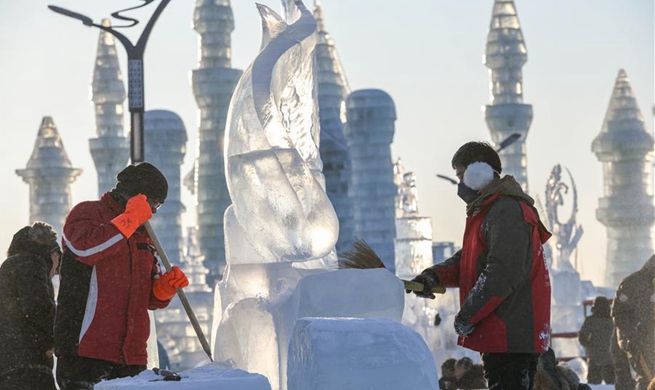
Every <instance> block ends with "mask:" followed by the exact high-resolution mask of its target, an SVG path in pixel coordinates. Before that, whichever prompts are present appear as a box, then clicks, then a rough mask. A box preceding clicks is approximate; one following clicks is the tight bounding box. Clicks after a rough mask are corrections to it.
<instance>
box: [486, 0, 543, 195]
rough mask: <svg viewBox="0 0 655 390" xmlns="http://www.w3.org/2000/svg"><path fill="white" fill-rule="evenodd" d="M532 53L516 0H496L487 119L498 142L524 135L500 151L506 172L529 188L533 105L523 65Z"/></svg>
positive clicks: (488, 60) (490, 36) (489, 48)
mask: <svg viewBox="0 0 655 390" xmlns="http://www.w3.org/2000/svg"><path fill="white" fill-rule="evenodd" d="M527 60H528V52H527V49H526V47H525V41H524V40H523V32H522V31H521V24H520V23H519V17H518V15H517V14H516V6H515V5H514V0H496V1H495V2H494V8H493V15H492V16H491V24H490V26H489V34H488V35H487V48H486V50H485V53H484V64H485V65H486V66H487V67H488V68H489V75H490V76H491V83H490V85H491V104H489V105H487V106H485V107H484V118H485V120H486V122H487V127H489V131H490V132H491V138H492V139H493V141H494V143H495V144H496V145H499V144H500V143H501V142H502V141H503V140H505V139H507V137H509V136H510V135H512V134H514V133H519V134H521V137H520V138H519V139H518V140H516V142H514V143H513V144H511V145H510V146H508V147H506V148H504V149H503V150H501V151H500V152H499V153H498V154H499V155H500V160H501V161H502V163H503V173H505V174H508V175H512V176H514V178H515V179H516V181H518V182H519V183H520V184H521V187H523V190H524V191H527V190H528V160H527V151H526V148H525V140H526V138H527V136H528V130H529V129H530V124H531V123H532V105H530V104H524V103H523V71H522V68H523V65H524V64H525V63H526V62H527Z"/></svg>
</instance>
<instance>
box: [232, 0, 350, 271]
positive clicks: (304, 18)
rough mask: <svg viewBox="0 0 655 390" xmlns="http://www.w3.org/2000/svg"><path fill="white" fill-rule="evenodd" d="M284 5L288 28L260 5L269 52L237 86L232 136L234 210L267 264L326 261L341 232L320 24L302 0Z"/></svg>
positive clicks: (264, 44)
mask: <svg viewBox="0 0 655 390" xmlns="http://www.w3.org/2000/svg"><path fill="white" fill-rule="evenodd" d="M283 5H284V8H285V11H286V12H285V13H286V20H287V21H288V23H287V22H285V21H284V20H283V19H282V18H281V17H280V16H279V15H278V14H276V13H275V12H274V11H273V10H271V9H270V8H268V7H266V6H263V5H258V9H259V13H260V16H261V19H262V29H263V37H262V49H261V51H260V53H259V54H258V55H257V57H256V58H255V60H254V61H253V63H252V64H250V66H249V67H248V69H246V71H245V72H244V73H243V76H242V77H241V79H240V80H239V83H238V84H237V87H236V90H235V92H234V95H233V96H232V101H231V102H230V110H229V113H228V119H227V130H226V145H225V155H226V157H227V165H226V177H227V184H228V189H229V192H230V197H231V199H232V202H233V203H232V206H231V207H233V209H234V214H235V215H236V218H237V220H238V222H239V224H240V225H241V227H242V229H243V231H244V233H245V235H246V237H247V239H248V241H249V242H250V243H251V244H252V245H253V247H254V248H255V250H256V251H257V252H258V253H260V254H261V255H262V257H261V258H260V261H262V262H290V261H305V260H311V259H318V258H321V257H324V256H326V255H327V254H328V253H329V252H330V251H331V250H332V249H333V247H334V245H335V243H336V241H337V237H338V231H339V223H338V220H337V216H336V213H335V211H334V208H333V207H332V204H331V203H330V201H329V199H328V197H327V194H326V192H325V188H324V187H325V180H324V177H323V174H322V173H321V170H322V162H321V159H320V155H319V145H318V144H319V124H318V123H319V122H318V115H317V111H318V109H317V97H316V69H315V65H314V61H313V56H312V53H313V50H314V46H315V45H316V27H317V26H316V20H315V19H314V17H313V16H312V15H311V13H310V12H309V11H308V10H307V9H306V8H305V6H304V4H303V3H302V2H301V1H300V0H284V1H283Z"/></svg>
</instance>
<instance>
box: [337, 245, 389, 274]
mask: <svg viewBox="0 0 655 390" xmlns="http://www.w3.org/2000/svg"><path fill="white" fill-rule="evenodd" d="M339 268H357V269H370V268H386V267H385V266H384V263H383V262H382V259H380V257H379V256H378V254H377V253H375V251H374V250H373V248H371V247H370V246H369V245H368V244H367V243H366V241H364V240H362V239H361V238H355V242H353V249H351V250H349V251H347V252H344V253H343V254H341V257H340V258H339Z"/></svg>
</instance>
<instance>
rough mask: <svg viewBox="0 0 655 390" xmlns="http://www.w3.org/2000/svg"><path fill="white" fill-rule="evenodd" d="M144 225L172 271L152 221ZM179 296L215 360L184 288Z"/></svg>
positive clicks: (209, 353) (194, 328)
mask: <svg viewBox="0 0 655 390" xmlns="http://www.w3.org/2000/svg"><path fill="white" fill-rule="evenodd" d="M143 226H145V227H146V230H147V231H148V234H149V235H150V238H151V239H152V242H153V243H154V244H155V249H157V253H158V254H159V257H160V258H161V261H162V263H164V268H166V271H167V272H170V271H171V262H170V261H169V260H168V256H167V255H166V252H165V251H164V247H163V246H162V245H161V242H160V241H159V237H157V234H156V233H155V230H154V229H153V228H152V225H151V224H150V221H148V222H146V223H145V224H144V225H143ZM177 296H178V297H179V298H180V301H181V302H182V306H184V310H185V311H186V314H187V316H188V317H189V321H191V325H193V330H195V331H196V335H197V336H198V340H199V341H200V345H202V349H204V350H205V353H206V354H207V356H209V360H210V361H212V362H213V361H214V358H213V357H212V352H211V348H210V346H209V343H208V342H207V338H205V334H204V333H203V331H202V328H201V327H200V323H198V319H197V318H196V315H195V313H194V312H193V309H192V308H191V304H190V303H189V300H188V299H187V297H186V294H185V293H184V290H182V289H181V288H178V289H177Z"/></svg>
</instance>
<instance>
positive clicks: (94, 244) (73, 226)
mask: <svg viewBox="0 0 655 390" xmlns="http://www.w3.org/2000/svg"><path fill="white" fill-rule="evenodd" d="M96 203H97V202H83V203H80V204H78V205H77V206H75V207H74V208H73V209H72V210H71V211H70V213H69V214H68V216H67V217H66V223H65V224H64V237H63V239H64V244H65V245H66V247H67V248H68V249H69V250H70V251H71V252H73V254H75V257H76V258H77V260H78V261H80V262H82V263H84V264H86V265H89V266H94V265H96V264H97V263H98V262H100V261H102V260H103V259H106V258H108V257H111V256H113V255H115V254H116V253H117V252H118V251H120V249H121V248H122V246H123V245H125V240H126V239H125V237H124V236H123V235H122V234H121V232H120V231H118V229H117V228H116V226H114V225H113V224H112V223H111V221H103V220H102V219H101V216H100V215H99V214H100V211H99V210H98V205H97V204H96Z"/></svg>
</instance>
